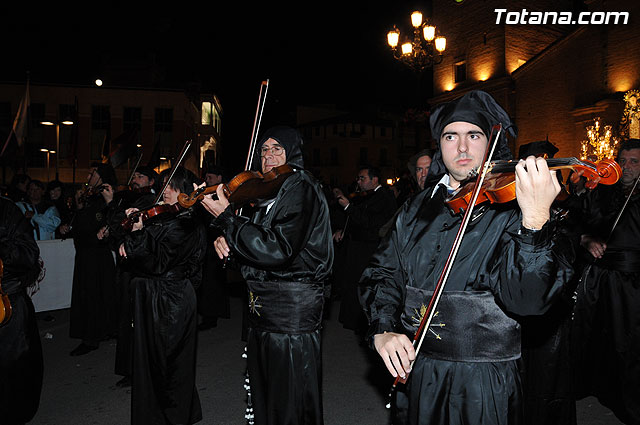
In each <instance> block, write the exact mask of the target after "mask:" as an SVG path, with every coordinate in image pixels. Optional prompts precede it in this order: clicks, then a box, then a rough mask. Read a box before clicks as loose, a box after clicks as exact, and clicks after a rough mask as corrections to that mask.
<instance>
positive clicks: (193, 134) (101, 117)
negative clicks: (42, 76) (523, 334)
mask: <svg viewBox="0 0 640 425" xmlns="http://www.w3.org/2000/svg"><path fill="white" fill-rule="evenodd" d="M25 92H26V85H25V84H24V83H22V84H9V83H5V84H0V133H1V135H2V142H3V143H4V141H5V140H6V137H7V135H8V133H9V131H10V129H11V127H12V125H13V121H14V118H15V116H16V114H17V110H18V107H19V104H20V101H21V99H22V98H23V97H24V96H25ZM28 93H29V99H30V102H29V108H28V119H27V128H26V132H25V134H26V137H25V140H24V144H23V145H22V146H21V147H20V148H19V149H18V151H17V152H16V153H15V154H14V155H12V157H10V158H2V165H3V174H4V176H3V177H4V179H5V181H6V180H8V179H10V178H11V175H12V174H13V173H17V172H19V173H26V174H28V175H29V176H30V177H31V178H37V179H40V180H43V181H45V182H46V181H49V180H53V179H54V178H55V175H56V171H57V173H58V175H59V178H60V180H61V181H63V182H65V183H72V182H78V183H84V182H85V180H86V176H87V169H88V167H89V165H90V164H91V163H92V162H95V161H98V162H101V161H102V160H103V159H104V158H105V156H107V157H108V156H109V154H110V153H111V152H113V151H114V150H115V149H116V147H117V146H116V145H115V143H112V141H114V139H115V140H117V138H118V137H119V136H122V135H126V134H129V135H131V134H133V137H135V142H136V145H138V146H137V148H138V152H137V153H136V154H134V155H133V156H132V157H131V158H130V159H129V160H128V161H126V163H124V164H122V165H120V166H119V167H118V168H116V173H117V175H118V180H119V183H126V182H127V180H128V178H129V176H130V173H131V172H132V171H133V168H134V167H135V164H136V163H137V159H138V156H139V155H142V156H141V160H140V164H147V163H148V162H149V161H150V160H151V159H152V156H153V155H154V151H155V156H156V157H159V158H161V159H160V165H159V167H158V170H161V169H163V168H167V167H169V166H170V165H171V164H172V163H173V162H174V161H175V160H176V156H177V155H178V154H179V152H180V151H181V149H182V147H183V146H184V144H185V142H186V141H187V140H192V141H193V144H192V147H191V149H190V151H189V153H188V155H187V157H186V158H185V161H184V165H185V166H186V167H187V168H189V169H190V170H191V171H193V172H195V173H196V174H198V175H199V174H200V170H201V169H202V168H203V167H206V164H207V162H209V163H214V164H215V163H218V162H219V161H220V158H219V155H218V153H219V152H220V142H221V135H222V130H221V126H222V107H221V105H220V102H219V101H218V99H217V97H216V96H215V95H213V94H203V95H199V97H198V99H193V98H189V97H188V96H187V95H186V94H185V92H184V91H181V90H170V89H143V88H125V87H117V88H105V87H97V86H96V87H87V86H57V85H45V84H36V83H33V82H30V83H29V85H28ZM66 120H69V121H71V122H73V124H72V125H64V124H62V122H63V121H66ZM46 121H48V122H51V123H54V124H55V123H57V124H58V126H57V128H58V130H57V128H56V126H55V125H54V126H46V125H43V124H41V123H42V122H46ZM57 131H59V133H58V134H57ZM47 159H48V162H47Z"/></svg>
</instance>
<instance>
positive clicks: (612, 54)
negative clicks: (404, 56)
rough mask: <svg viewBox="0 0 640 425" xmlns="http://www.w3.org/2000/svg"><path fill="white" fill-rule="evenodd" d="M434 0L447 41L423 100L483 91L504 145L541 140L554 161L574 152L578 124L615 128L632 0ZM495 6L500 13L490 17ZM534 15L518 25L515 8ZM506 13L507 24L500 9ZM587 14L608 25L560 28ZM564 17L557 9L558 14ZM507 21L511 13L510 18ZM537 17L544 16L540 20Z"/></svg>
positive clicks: (639, 76) (637, 80)
mask: <svg viewBox="0 0 640 425" xmlns="http://www.w3.org/2000/svg"><path fill="white" fill-rule="evenodd" d="M574 3H575V2H568V1H535V2H534V1H522V0H520V1H508V2H507V1H504V0H487V1H483V2H473V1H469V0H464V1H459V2H454V1H451V2H436V3H435V4H434V6H433V19H434V22H435V23H437V24H438V25H439V27H440V28H441V30H442V32H443V33H444V34H445V35H446V37H447V51H446V52H445V58H444V60H443V62H442V63H441V64H439V65H436V66H435V67H434V81H433V93H434V97H433V98H432V99H430V103H431V104H437V103H440V102H443V101H448V100H451V99H453V98H456V97H459V96H460V95H462V94H464V93H466V92H468V91H470V90H476V89H479V90H485V91H487V92H489V93H491V94H492V95H493V96H494V97H495V98H496V100H497V101H498V102H499V103H500V104H501V105H502V106H503V107H504V108H505V109H506V110H507V112H508V113H509V114H510V116H511V117H512V118H513V119H514V120H515V122H516V125H517V126H518V129H519V136H518V139H517V141H511V148H512V151H513V152H514V154H515V153H517V150H518V147H519V146H520V145H522V144H525V143H529V142H532V141H536V140H545V139H547V138H548V140H549V141H551V142H552V143H553V144H555V145H556V146H557V147H558V148H559V150H560V151H559V152H558V154H556V156H558V157H567V156H579V154H580V145H581V141H582V140H584V139H586V130H585V127H586V126H587V125H589V124H592V123H593V120H594V118H596V117H600V118H601V120H602V122H603V124H609V125H612V127H613V128H614V129H616V128H617V127H618V124H619V122H620V121H621V118H622V112H623V110H624V107H625V103H624V101H623V97H624V94H625V92H627V91H628V90H631V89H638V88H640V72H638V69H640V22H638V19H639V17H640V15H639V13H640V9H639V7H640V5H639V4H638V2H635V1H633V0H612V1H606V2H604V1H599V0H586V1H584V2H582V3H579V4H578V5H577V7H576V6H575V4H574ZM497 9H501V10H504V11H505V12H503V13H502V16H501V20H500V22H499V23H497V19H498V13H497V12H496V10H497ZM525 10H526V11H527V13H528V14H529V15H528V17H529V18H530V17H531V12H539V15H538V16H542V17H543V19H546V24H545V23H537V24H530V23H521V22H528V21H527V20H526V19H524V18H522V17H523V16H525V17H526V16H527V15H524V13H523V11H525ZM508 12H517V13H512V14H511V15H510V17H511V21H510V22H511V23H507V22H508V21H507V19H506V18H507V16H506V13H508ZM566 12H571V13H572V16H573V19H574V20H575V17H576V16H579V14H580V13H582V12H584V13H588V14H589V15H586V16H592V17H593V18H594V22H599V21H600V18H603V19H605V18H606V17H607V13H608V12H613V13H617V12H623V13H625V12H626V13H627V16H628V22H627V23H624V16H623V15H620V16H618V18H619V19H618V23H614V18H615V17H616V16H612V17H611V22H609V24H605V23H601V24H597V23H594V24H585V25H577V24H564V23H561V22H563V21H562V20H561V19H560V16H561V15H560V14H561V13H566ZM565 16H566V15H565ZM518 17H519V19H520V20H518V21H517V22H518V23H514V22H515V21H514V19H513V18H518ZM545 17H546V18H545Z"/></svg>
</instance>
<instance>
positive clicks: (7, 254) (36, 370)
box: [0, 197, 43, 425]
mask: <svg viewBox="0 0 640 425" xmlns="http://www.w3.org/2000/svg"><path fill="white" fill-rule="evenodd" d="M39 252H40V251H39V249H38V245H37V244H36V242H35V240H34V239H33V227H31V224H30V223H29V221H28V220H26V219H25V218H24V215H23V214H22V212H21V211H20V210H19V209H18V207H16V206H15V204H14V203H13V202H12V201H10V200H9V199H7V198H3V197H0V258H1V259H2V262H3V263H4V275H3V277H2V289H3V291H4V292H5V293H6V294H8V295H9V301H10V303H11V307H12V311H13V314H12V316H11V318H10V319H9V321H8V322H7V323H6V324H5V325H3V326H1V327H0V341H1V342H0V412H1V413H0V415H1V419H0V422H1V423H3V424H6V425H14V424H23V423H26V422H29V421H30V420H31V419H32V418H33V416H34V415H35V414H36V411H37V410H38V405H39V404H40V392H41V389H42V374H43V363H42V345H41V342H40V335H39V334H38V323H37V320H36V313H35V310H34V308H33V303H32V302H31V297H29V295H27V292H26V290H25V288H26V285H27V284H30V283H31V281H32V280H33V278H34V271H38V270H39V266H38V257H39ZM35 276H36V277H37V274H36V275H35Z"/></svg>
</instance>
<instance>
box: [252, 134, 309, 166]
mask: <svg viewBox="0 0 640 425" xmlns="http://www.w3.org/2000/svg"><path fill="white" fill-rule="evenodd" d="M269 139H273V140H275V141H277V142H278V143H280V144H281V145H282V147H283V148H284V150H285V153H286V155H287V164H289V165H291V166H292V167H294V168H297V169H304V160H303V157H302V143H303V142H302V136H301V135H300V133H299V132H298V130H296V129H295V128H292V127H287V126H277V127H272V128H270V129H268V130H267V131H266V132H265V133H264V134H263V135H262V138H261V139H260V141H259V142H258V144H257V145H256V150H255V151H254V153H253V162H252V165H251V169H252V170H253V171H262V166H261V164H262V163H261V159H260V149H262V145H264V142H266V141H267V140H269Z"/></svg>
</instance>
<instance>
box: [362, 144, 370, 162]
mask: <svg viewBox="0 0 640 425" xmlns="http://www.w3.org/2000/svg"><path fill="white" fill-rule="evenodd" d="M367 162H369V150H368V149H367V148H365V147H362V148H360V164H366V163H367Z"/></svg>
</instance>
